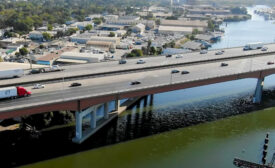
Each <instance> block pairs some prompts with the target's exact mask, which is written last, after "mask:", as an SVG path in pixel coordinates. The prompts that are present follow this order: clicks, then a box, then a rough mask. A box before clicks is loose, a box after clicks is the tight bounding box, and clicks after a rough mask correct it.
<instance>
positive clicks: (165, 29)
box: [158, 26, 193, 35]
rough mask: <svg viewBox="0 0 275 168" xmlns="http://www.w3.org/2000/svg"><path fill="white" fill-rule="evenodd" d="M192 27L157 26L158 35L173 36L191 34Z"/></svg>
mask: <svg viewBox="0 0 275 168" xmlns="http://www.w3.org/2000/svg"><path fill="white" fill-rule="evenodd" d="M192 31H193V28H192V27H176V26H159V29H158V33H160V34H175V33H183V34H185V35H186V34H192Z"/></svg>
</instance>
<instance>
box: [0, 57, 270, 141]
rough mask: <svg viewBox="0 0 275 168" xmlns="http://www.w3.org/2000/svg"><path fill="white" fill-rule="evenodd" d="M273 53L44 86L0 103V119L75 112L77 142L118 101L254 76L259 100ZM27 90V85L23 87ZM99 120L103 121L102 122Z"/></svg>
mask: <svg viewBox="0 0 275 168" xmlns="http://www.w3.org/2000/svg"><path fill="white" fill-rule="evenodd" d="M269 61H274V55H267V56H261V57H252V58H243V59H237V60H232V61H226V63H228V66H225V67H222V66H221V62H212V63H204V64H197V65H189V66H182V67H181V66H179V67H177V68H176V69H178V70H180V71H182V70H187V71H189V72H190V73H189V74H181V73H176V74H171V70H172V69H171V68H165V69H159V70H152V71H143V72H137V73H131V74H120V75H113V76H103V77H98V78H88V79H81V80H79V81H78V82H81V83H82V86H81V87H78V88H70V87H68V86H69V85H70V83H71V82H61V83H52V84H48V85H47V86H46V88H45V89H41V90H33V95H32V96H31V97H26V98H20V99H17V100H3V101H1V102H0V119H7V118H13V117H20V116H23V115H32V114H37V113H44V112H49V111H58V110H71V111H75V112H76V113H75V115H76V138H75V142H77V143H81V142H82V141H83V140H85V139H86V138H88V137H89V136H90V135H91V134H92V133H94V132H95V130H98V129H99V127H101V126H102V125H98V123H97V120H96V119H95V118H96V113H95V111H96V109H97V108H98V107H99V106H104V109H105V113H104V118H105V121H106V122H107V121H110V120H108V119H109V118H112V117H113V116H114V114H115V115H117V114H118V112H119V107H120V103H119V100H121V99H130V100H131V99H132V98H137V97H142V96H147V95H153V94H156V93H162V92H168V91H173V90H179V89H185V88H191V87H196V86H203V85H209V84H214V83H220V82H226V81H232V80H238V79H244V78H256V79H258V82H257V84H256V87H255V94H254V97H253V100H252V101H253V102H254V103H260V102H261V95H262V88H263V81H264V78H265V77H266V76H268V75H272V74H274V73H275V64H271V65H268V64H267V62H269ZM134 80H137V81H140V82H141V84H139V85H130V84H129V83H130V82H131V81H134ZM27 89H31V87H29V88H28V87H27ZM111 101H115V102H116V103H115V106H116V108H115V111H112V112H111V111H110V110H109V108H108V103H109V102H111ZM87 115H90V116H91V118H93V119H92V120H91V130H90V131H89V132H88V133H85V135H87V136H82V135H83V134H82V120H83V118H84V117H85V116H87ZM106 122H104V123H106Z"/></svg>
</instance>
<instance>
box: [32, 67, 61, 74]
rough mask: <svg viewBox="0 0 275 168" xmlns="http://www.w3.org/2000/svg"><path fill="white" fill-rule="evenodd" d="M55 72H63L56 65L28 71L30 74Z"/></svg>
mask: <svg viewBox="0 0 275 168" xmlns="http://www.w3.org/2000/svg"><path fill="white" fill-rule="evenodd" d="M56 71H63V69H62V68H60V67H59V66H58V65H53V66H50V67H44V68H36V69H32V70H31V71H30V74H37V73H47V72H56Z"/></svg>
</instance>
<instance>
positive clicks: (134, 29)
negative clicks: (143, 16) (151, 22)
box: [132, 23, 145, 34]
mask: <svg viewBox="0 0 275 168" xmlns="http://www.w3.org/2000/svg"><path fill="white" fill-rule="evenodd" d="M144 31H145V25H144V24H142V23H139V24H137V25H135V26H134V27H132V32H134V33H139V34H142V33H144Z"/></svg>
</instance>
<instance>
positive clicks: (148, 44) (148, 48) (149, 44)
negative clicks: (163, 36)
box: [147, 40, 152, 55]
mask: <svg viewBox="0 0 275 168" xmlns="http://www.w3.org/2000/svg"><path fill="white" fill-rule="evenodd" d="M151 45H152V41H151V40H149V41H148V43H147V55H149V54H150V47H151Z"/></svg>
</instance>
